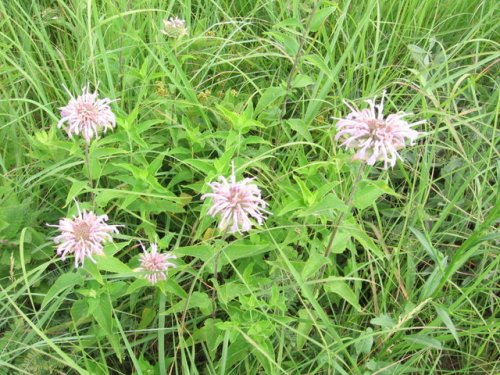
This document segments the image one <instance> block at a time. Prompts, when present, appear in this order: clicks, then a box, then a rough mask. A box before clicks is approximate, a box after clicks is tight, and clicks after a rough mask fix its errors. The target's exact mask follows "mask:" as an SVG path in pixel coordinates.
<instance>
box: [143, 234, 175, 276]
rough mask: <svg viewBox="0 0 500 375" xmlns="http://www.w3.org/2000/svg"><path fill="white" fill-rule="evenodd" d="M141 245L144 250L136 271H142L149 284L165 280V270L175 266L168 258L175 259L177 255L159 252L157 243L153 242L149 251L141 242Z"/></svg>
mask: <svg viewBox="0 0 500 375" xmlns="http://www.w3.org/2000/svg"><path fill="white" fill-rule="evenodd" d="M141 247H142V250H143V251H144V252H143V253H142V254H141V266H140V267H139V268H138V271H140V272H144V273H145V275H144V278H145V279H146V280H148V281H149V282H150V283H151V284H156V283H157V282H158V281H160V280H166V278H167V270H168V269H169V268H175V267H177V266H176V265H175V264H174V263H171V262H169V261H168V260H169V259H177V257H176V256H175V255H174V254H169V253H159V252H158V245H157V244H155V243H152V244H151V251H147V250H146V248H145V247H144V246H143V245H142V243H141Z"/></svg>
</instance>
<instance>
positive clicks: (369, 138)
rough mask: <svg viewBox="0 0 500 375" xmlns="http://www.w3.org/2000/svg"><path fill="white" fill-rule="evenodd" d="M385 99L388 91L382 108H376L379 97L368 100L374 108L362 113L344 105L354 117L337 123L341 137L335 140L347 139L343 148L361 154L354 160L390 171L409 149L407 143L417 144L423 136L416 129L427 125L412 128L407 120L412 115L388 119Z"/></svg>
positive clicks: (380, 105) (348, 116)
mask: <svg viewBox="0 0 500 375" xmlns="http://www.w3.org/2000/svg"><path fill="white" fill-rule="evenodd" d="M384 96H385V91H384V93H383V94H382V99H381V101H380V104H376V102H375V99H376V97H375V98H374V99H373V100H367V101H366V102H367V103H368V104H369V105H370V108H365V109H363V110H361V111H360V110H358V109H357V108H353V107H352V106H350V105H349V103H347V102H346V101H344V103H345V105H347V106H348V107H349V109H350V110H351V113H349V114H348V115H347V117H346V118H344V119H340V120H339V121H338V122H337V125H336V126H337V131H338V133H337V135H336V136H335V139H336V140H338V139H339V138H343V139H344V141H343V143H342V144H341V146H345V147H346V148H354V149H356V150H357V152H356V154H355V155H354V159H358V160H364V161H365V162H366V164H368V165H374V164H375V162H376V161H378V160H383V161H384V168H385V169H387V167H388V166H389V165H390V166H391V167H394V165H395V164H396V159H397V158H400V159H401V156H400V155H399V153H398V150H400V149H401V148H403V147H405V141H406V139H408V140H409V141H410V144H413V143H414V141H415V139H416V138H417V137H418V136H419V133H418V132H417V131H416V130H413V129H412V127H413V126H415V125H419V124H423V123H424V122H425V121H417V122H414V123H411V124H409V123H408V122H406V121H405V120H403V118H404V117H406V116H410V115H412V113H397V114H390V115H389V116H387V117H386V118H384V114H383V110H384Z"/></svg>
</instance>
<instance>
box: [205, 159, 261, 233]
mask: <svg viewBox="0 0 500 375" xmlns="http://www.w3.org/2000/svg"><path fill="white" fill-rule="evenodd" d="M232 169H233V171H232V174H231V176H230V177H229V181H228V180H227V179H226V178H225V177H222V176H221V177H219V181H220V182H212V183H209V184H208V185H209V186H210V187H211V188H212V193H208V194H204V195H202V197H201V199H206V198H212V207H210V209H209V210H208V214H209V215H210V216H212V217H215V216H216V215H217V214H220V222H219V229H221V230H226V228H228V227H229V233H234V232H238V233H241V232H246V231H249V230H250V229H251V228H252V222H251V221H250V217H252V218H253V219H255V220H256V221H257V223H258V224H259V225H262V223H263V222H264V220H265V216H264V214H265V213H268V212H267V211H266V210H265V208H266V206H267V204H266V202H264V200H262V198H261V193H260V189H259V188H258V187H257V185H255V184H251V183H250V182H251V181H253V178H245V179H243V180H242V181H240V182H236V177H235V174H234V164H233V167H232Z"/></svg>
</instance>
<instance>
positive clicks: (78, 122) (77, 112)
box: [57, 84, 116, 143]
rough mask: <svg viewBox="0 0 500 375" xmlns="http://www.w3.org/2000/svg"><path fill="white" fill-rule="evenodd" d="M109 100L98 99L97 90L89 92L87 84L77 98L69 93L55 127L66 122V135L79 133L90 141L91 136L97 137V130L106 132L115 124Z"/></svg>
mask: <svg viewBox="0 0 500 375" xmlns="http://www.w3.org/2000/svg"><path fill="white" fill-rule="evenodd" d="M70 95H71V94H70ZM111 102H112V100H111V99H109V98H104V99H99V98H98V97H97V92H94V93H91V92H90V90H89V85H88V84H87V86H85V87H84V88H83V92H82V95H80V96H78V97H77V98H74V97H73V95H71V99H70V101H69V103H68V104H67V105H66V106H65V107H61V119H60V120H59V122H58V123H57V127H58V128H61V127H62V126H63V125H64V123H65V122H67V126H66V128H65V130H66V133H67V134H68V137H70V138H73V135H81V136H82V137H83V138H85V141H86V142H87V143H90V141H91V140H92V138H97V136H98V133H99V131H101V130H102V131H103V132H106V131H107V130H108V129H113V128H114V127H115V126H116V119H115V115H114V113H113V112H112V111H111V108H110V106H109V104H110V103H111Z"/></svg>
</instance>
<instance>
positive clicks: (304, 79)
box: [292, 74, 315, 88]
mask: <svg viewBox="0 0 500 375" xmlns="http://www.w3.org/2000/svg"><path fill="white" fill-rule="evenodd" d="M314 83H315V82H314V80H313V79H312V78H311V77H309V76H307V75H305V74H297V76H296V77H295V78H294V79H293V81H292V87H293V88H303V87H307V86H310V85H314Z"/></svg>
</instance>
